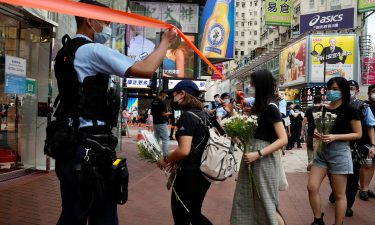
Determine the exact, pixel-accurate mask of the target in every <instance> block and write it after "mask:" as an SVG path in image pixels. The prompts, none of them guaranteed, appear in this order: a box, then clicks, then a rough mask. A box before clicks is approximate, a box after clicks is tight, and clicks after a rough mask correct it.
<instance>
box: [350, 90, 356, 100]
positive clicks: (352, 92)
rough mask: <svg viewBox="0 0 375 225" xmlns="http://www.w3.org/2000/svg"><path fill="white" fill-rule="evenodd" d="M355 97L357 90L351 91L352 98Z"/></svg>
mask: <svg viewBox="0 0 375 225" xmlns="http://www.w3.org/2000/svg"><path fill="white" fill-rule="evenodd" d="M354 97H355V91H350V98H351V99H353V98H354Z"/></svg>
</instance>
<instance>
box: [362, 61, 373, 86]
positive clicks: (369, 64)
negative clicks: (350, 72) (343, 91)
mask: <svg viewBox="0 0 375 225" xmlns="http://www.w3.org/2000/svg"><path fill="white" fill-rule="evenodd" d="M362 84H375V58H368V57H364V58H363V60H362Z"/></svg>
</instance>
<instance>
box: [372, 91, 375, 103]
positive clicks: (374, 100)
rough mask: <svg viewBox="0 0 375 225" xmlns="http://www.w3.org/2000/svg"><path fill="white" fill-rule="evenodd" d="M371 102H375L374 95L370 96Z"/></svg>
mask: <svg viewBox="0 0 375 225" xmlns="http://www.w3.org/2000/svg"><path fill="white" fill-rule="evenodd" d="M371 101H373V102H375V93H373V94H371Z"/></svg>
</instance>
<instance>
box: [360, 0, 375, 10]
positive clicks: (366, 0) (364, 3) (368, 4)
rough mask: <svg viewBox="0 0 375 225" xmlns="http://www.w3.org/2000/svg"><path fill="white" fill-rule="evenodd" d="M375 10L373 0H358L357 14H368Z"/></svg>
mask: <svg viewBox="0 0 375 225" xmlns="http://www.w3.org/2000/svg"><path fill="white" fill-rule="evenodd" d="M374 10H375V1H374V0H358V12H368V11H374Z"/></svg>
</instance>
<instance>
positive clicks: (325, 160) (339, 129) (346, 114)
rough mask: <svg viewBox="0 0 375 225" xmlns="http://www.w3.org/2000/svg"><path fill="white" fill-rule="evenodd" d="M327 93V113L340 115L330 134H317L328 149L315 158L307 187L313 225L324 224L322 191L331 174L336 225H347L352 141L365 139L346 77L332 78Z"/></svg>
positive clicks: (320, 151) (325, 108) (322, 150)
mask: <svg viewBox="0 0 375 225" xmlns="http://www.w3.org/2000/svg"><path fill="white" fill-rule="evenodd" d="M327 89H328V91H327V100H328V101H330V103H329V104H327V105H324V106H323V111H327V112H330V113H333V114H336V115H337V118H336V120H335V124H334V125H333V127H332V129H331V131H330V133H329V134H320V133H318V132H317V130H315V133H314V135H315V136H316V137H317V138H319V139H320V141H322V142H323V143H325V145H323V146H322V149H319V150H318V152H317V154H316V156H315V158H314V161H313V165H312V167H311V170H310V174H309V179H308V184H307V189H308V192H309V201H310V205H311V208H312V211H313V214H314V221H313V223H312V225H322V224H324V221H323V216H324V213H322V212H321V202H320V194H319V188H320V185H321V183H322V181H323V179H324V177H325V176H326V175H327V173H328V172H329V173H330V174H331V180H332V190H333V194H334V196H335V225H341V224H342V223H343V219H344V215H345V212H346V206H347V202H346V196H345V190H346V183H347V176H348V174H352V173H353V163H352V156H351V151H350V146H349V141H354V140H358V139H359V138H360V137H361V136H362V130H361V123H360V120H359V119H360V118H359V115H358V113H357V112H356V110H355V109H354V108H353V107H352V106H350V104H349V101H350V89H349V84H348V81H347V80H346V79H345V78H343V77H334V78H331V79H330V80H329V81H328V83H327Z"/></svg>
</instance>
